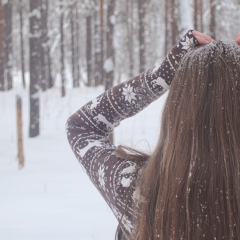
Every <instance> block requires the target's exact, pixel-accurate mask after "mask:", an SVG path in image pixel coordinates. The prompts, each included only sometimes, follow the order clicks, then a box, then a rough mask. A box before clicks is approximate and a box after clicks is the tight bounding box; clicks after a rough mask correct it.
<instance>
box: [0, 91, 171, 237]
mask: <svg viewBox="0 0 240 240" xmlns="http://www.w3.org/2000/svg"><path fill="white" fill-rule="evenodd" d="M69 91H71V92H68V95H67V97H65V98H63V99H61V98H60V96H59V92H60V91H59V90H57V89H54V90H50V91H48V92H46V93H43V94H41V135H40V136H39V137H37V138H34V139H29V138H28V121H29V120H28V95H27V92H26V91H20V93H21V95H22V97H23V111H24V113H23V124H24V147H25V160H26V166H25V168H23V169H21V170H19V169H18V165H17V159H16V156H17V147H16V126H15V125H16V124H15V123H16V117H15V95H16V91H11V92H8V93H0V132H1V135H0V239H4V240H50V239H51V240H91V239H97V240H112V239H114V234H115V231H116V227H117V221H116V220H115V218H114V216H113V214H112V212H111V211H110V210H109V208H108V206H107V205H106V203H105V202H104V201H103V199H102V197H101V196H100V194H99V193H98V192H97V190H96V189H95V188H94V187H93V185H92V184H91V182H90V181H89V179H88V177H87V176H86V175H85V173H84V172H83V170H82V168H81V166H80V165H79V163H78V162H77V160H76V159H75V157H74V155H73V153H72V152H71V150H70V147H69V145H68V142H67V139H66V135H65V122H66V120H67V118H68V116H70V114H72V113H73V112H74V111H75V110H77V109H78V108H79V107H80V106H81V105H83V104H84V103H86V102H87V101H88V100H90V99H92V98H93V97H95V96H97V95H99V94H100V93H101V92H102V88H98V89H94V88H92V89H87V88H83V89H75V90H69ZM165 97H166V96H164V97H162V99H160V100H159V101H157V102H155V103H153V104H152V105H151V106H150V107H149V108H147V109H146V110H144V111H143V112H142V113H140V114H138V116H137V117H135V118H131V119H128V120H125V121H124V122H123V123H122V124H121V126H120V127H118V128H117V129H116V131H115V136H116V137H115V139H116V144H117V145H118V144H123V143H124V144H126V145H128V146H132V147H137V148H140V149H147V150H149V147H148V146H151V149H152V148H153V146H154V143H155V142H156V139H157V135H158V132H159V130H158V129H159V119H160V110H161V107H160V106H162V105H163V102H164V99H165ZM133 136H134V137H133ZM143 139H146V141H142V140H143Z"/></svg>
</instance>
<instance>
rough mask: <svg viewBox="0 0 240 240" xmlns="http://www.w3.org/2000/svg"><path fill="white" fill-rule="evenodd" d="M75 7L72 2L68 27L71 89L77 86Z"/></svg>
mask: <svg viewBox="0 0 240 240" xmlns="http://www.w3.org/2000/svg"><path fill="white" fill-rule="evenodd" d="M75 21H76V6H75V4H74V2H73V3H72V5H71V17H70V25H71V51H72V54H71V60H72V80H73V87H74V88H75V87H78V86H77V77H76V54H77V52H76V49H75V48H76V44H78V43H76V22H75Z"/></svg>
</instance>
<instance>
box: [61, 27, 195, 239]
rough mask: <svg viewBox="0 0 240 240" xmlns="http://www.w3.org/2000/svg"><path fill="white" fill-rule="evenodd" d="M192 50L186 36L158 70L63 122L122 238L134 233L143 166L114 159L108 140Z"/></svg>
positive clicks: (163, 87) (189, 35)
mask: <svg viewBox="0 0 240 240" xmlns="http://www.w3.org/2000/svg"><path fill="white" fill-rule="evenodd" d="M196 45H198V42H197V40H196V38H195V37H194V35H193V34H192V31H189V32H188V33H187V34H186V35H185V36H184V37H183V38H182V39H181V40H180V41H179V43H178V44H177V45H175V46H174V47H173V48H172V49H171V51H170V52H169V53H168V55H167V56H166V58H165V60H164V61H163V63H162V64H161V65H160V66H157V67H154V68H151V69H149V70H148V71H146V72H143V73H142V74H140V75H139V76H137V77H135V78H133V79H130V80H128V81H126V82H123V83H121V84H119V85H117V86H115V87H113V88H111V89H109V90H108V91H106V92H104V93H103V94H102V95H100V96H98V97H97V98H96V99H93V100H92V101H90V102H88V103H87V104H86V105H84V106H83V107H82V108H80V109H79V110H78V111H77V112H76V113H74V114H73V115H72V116H71V117H70V118H69V119H68V121H67V125H66V128H67V137H68V140H69V143H70V145H71V148H72V150H73V152H74V154H75V156H76V157H77V159H78V160H79V162H80V163H81V165H82V166H83V168H84V169H85V171H86V173H87V174H88V175H89V177H90V179H91V181H92V183H93V184H94V185H95V186H96V188H97V189H98V190H99V192H100V193H101V195H102V196H103V198H104V199H105V201H106V202H107V204H108V205H109V207H110V208H111V209H112V211H113V213H114V215H115V216H116V218H117V219H118V220H119V221H120V225H121V228H122V230H123V232H124V234H125V235H126V237H128V236H129V235H130V234H131V233H132V232H133V230H134V228H135V226H134V222H135V221H134V218H136V217H137V213H136V204H138V201H139V198H140V196H139V194H138V191H137V188H136V187H135V186H136V184H135V182H136V179H137V177H138V172H139V170H140V169H141V168H142V166H143V163H142V162H141V161H139V162H138V161H131V160H125V159H121V158H119V157H117V156H116V146H114V145H113V144H112V143H111V142H110V141H109V140H108V136H109V134H110V133H111V132H112V131H113V129H114V128H115V127H117V126H118V125H119V124H120V122H121V121H122V120H124V119H125V118H128V117H131V116H133V115H135V114H136V113H138V112H140V111H141V110H142V109H144V108H145V107H147V106H148V105H149V104H150V103H151V102H153V101H154V100H156V99H157V98H159V97H160V96H161V95H162V94H163V93H164V92H166V91H167V90H168V89H169V86H170V84H171V82H172V80H173V77H174V73H175V70H176V68H177V66H178V64H179V61H180V60H181V58H182V57H183V56H184V55H185V53H186V52H187V51H188V50H189V49H191V48H193V47H195V46H196ZM126 206H127V211H125V210H126Z"/></svg>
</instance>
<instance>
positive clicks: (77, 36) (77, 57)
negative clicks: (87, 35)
mask: <svg viewBox="0 0 240 240" xmlns="http://www.w3.org/2000/svg"><path fill="white" fill-rule="evenodd" d="M79 22H80V20H79V10H78V1H76V41H77V48H76V52H77V53H76V61H77V82H76V86H77V87H79V86H80V80H81V76H80V62H79V59H80V49H79V41H80V40H79V39H80V35H79V34H80V31H79V30H80V23H79Z"/></svg>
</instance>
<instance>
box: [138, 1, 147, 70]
mask: <svg viewBox="0 0 240 240" xmlns="http://www.w3.org/2000/svg"><path fill="white" fill-rule="evenodd" d="M145 7H146V0H138V18H139V71H140V72H143V71H144V70H145V14H146V13H145V12H146V11H145Z"/></svg>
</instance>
